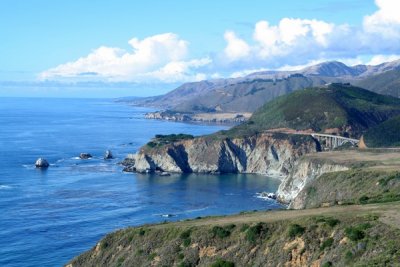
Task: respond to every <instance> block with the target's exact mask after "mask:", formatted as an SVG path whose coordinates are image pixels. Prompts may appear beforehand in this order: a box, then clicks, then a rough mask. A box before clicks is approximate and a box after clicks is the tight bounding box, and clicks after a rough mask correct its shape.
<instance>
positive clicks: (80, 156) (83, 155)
mask: <svg viewBox="0 0 400 267" xmlns="http://www.w3.org/2000/svg"><path fill="white" fill-rule="evenodd" d="M91 157H92V155H90V154H89V153H81V154H80V155H79V158H80V159H90V158H91Z"/></svg>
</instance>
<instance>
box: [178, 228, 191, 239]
mask: <svg viewBox="0 0 400 267" xmlns="http://www.w3.org/2000/svg"><path fill="white" fill-rule="evenodd" d="M191 233H192V231H191V230H190V229H188V230H185V231H183V232H182V233H181V235H180V238H181V239H187V238H189V237H190V234H191Z"/></svg>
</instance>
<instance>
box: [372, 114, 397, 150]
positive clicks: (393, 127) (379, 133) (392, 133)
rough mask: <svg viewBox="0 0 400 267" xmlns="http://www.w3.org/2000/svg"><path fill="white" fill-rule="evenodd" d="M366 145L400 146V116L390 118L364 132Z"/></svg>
mask: <svg viewBox="0 0 400 267" xmlns="http://www.w3.org/2000/svg"><path fill="white" fill-rule="evenodd" d="M364 141H365V144H366V145H367V147H399V146H400V116H396V117H394V118H391V119H389V120H387V121H385V122H383V123H381V124H379V125H377V126H375V127H373V128H371V129H370V130H368V131H367V132H366V133H365V134H364Z"/></svg>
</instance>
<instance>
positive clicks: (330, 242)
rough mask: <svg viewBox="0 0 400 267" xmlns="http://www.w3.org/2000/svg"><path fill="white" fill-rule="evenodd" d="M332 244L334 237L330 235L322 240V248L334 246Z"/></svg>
mask: <svg viewBox="0 0 400 267" xmlns="http://www.w3.org/2000/svg"><path fill="white" fill-rule="evenodd" d="M332 244H333V238H331V237H330V238H328V239H326V240H325V241H324V242H322V245H321V250H324V249H326V248H329V247H330V246H332Z"/></svg>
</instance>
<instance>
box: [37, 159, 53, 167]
mask: <svg viewBox="0 0 400 267" xmlns="http://www.w3.org/2000/svg"><path fill="white" fill-rule="evenodd" d="M35 166H36V168H42V169H46V168H48V167H49V166H50V164H49V163H48V162H47V160H46V159H44V158H38V159H37V160H36V162H35Z"/></svg>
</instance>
